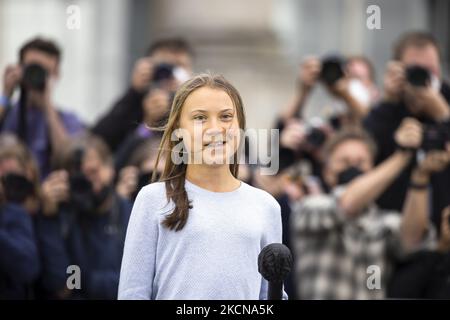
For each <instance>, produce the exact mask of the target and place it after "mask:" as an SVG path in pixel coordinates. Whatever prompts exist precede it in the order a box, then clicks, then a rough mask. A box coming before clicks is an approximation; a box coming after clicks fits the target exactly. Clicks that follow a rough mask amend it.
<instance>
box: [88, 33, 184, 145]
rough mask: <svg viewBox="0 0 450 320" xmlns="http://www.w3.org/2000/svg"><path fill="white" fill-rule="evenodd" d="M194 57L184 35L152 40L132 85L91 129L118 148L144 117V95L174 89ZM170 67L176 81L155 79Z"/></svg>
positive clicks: (137, 67) (135, 73) (138, 64)
mask: <svg viewBox="0 0 450 320" xmlns="http://www.w3.org/2000/svg"><path fill="white" fill-rule="evenodd" d="M192 58H193V52H192V49H191V48H190V46H189V45H188V44H187V43H186V42H185V41H184V40H182V39H178V38H173V39H172V38H170V39H163V40H159V41H157V42H155V43H153V44H152V45H151V46H150V48H149V49H148V50H147V54H146V56H145V57H143V58H140V59H138V60H137V61H136V63H135V65H134V69H133V73H132V76H131V84H130V87H129V88H128V89H127V91H126V92H125V93H124V94H123V96H122V97H121V98H119V99H118V100H117V102H116V103H115V104H114V105H113V107H112V108H111V109H110V110H109V111H108V112H107V113H106V114H105V115H104V116H103V117H101V118H100V120H99V121H98V122H97V123H96V124H95V125H94V127H93V128H92V132H93V133H94V134H96V135H98V136H100V137H101V138H103V140H104V141H105V142H106V143H107V144H108V146H109V148H110V149H111V151H113V152H115V151H116V150H117V149H118V147H119V146H120V144H121V143H122V142H123V141H124V140H125V138H127V137H128V136H129V135H130V133H132V132H133V131H134V130H135V129H136V128H137V127H138V126H139V125H140V124H141V123H142V121H143V120H144V119H143V111H142V103H143V100H144V98H145V97H146V96H148V95H149V94H152V92H151V91H152V90H153V91H160V90H159V89H163V90H164V91H175V90H176V86H177V85H178V84H179V83H180V82H183V80H188V78H189V77H190V76H191V74H192ZM167 67H169V68H173V73H174V78H175V79H174V81H167V82H165V83H163V84H161V82H160V83H156V82H158V81H157V79H155V77H161V76H164V73H167V71H168V69H167Z"/></svg>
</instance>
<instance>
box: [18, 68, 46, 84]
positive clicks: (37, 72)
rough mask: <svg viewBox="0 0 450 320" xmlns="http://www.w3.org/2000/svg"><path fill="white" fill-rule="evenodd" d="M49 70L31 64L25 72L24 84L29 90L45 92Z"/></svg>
mask: <svg viewBox="0 0 450 320" xmlns="http://www.w3.org/2000/svg"><path fill="white" fill-rule="evenodd" d="M46 80H47V70H45V69H44V68H43V67H42V66H40V65H39V64H29V65H27V66H26V67H25V69H24V71H23V84H24V85H25V87H26V88H27V89H32V90H37V91H44V90H45V82H46Z"/></svg>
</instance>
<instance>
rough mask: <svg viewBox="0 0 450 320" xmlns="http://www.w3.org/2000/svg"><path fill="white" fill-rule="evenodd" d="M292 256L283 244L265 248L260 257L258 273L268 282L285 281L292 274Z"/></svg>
mask: <svg viewBox="0 0 450 320" xmlns="http://www.w3.org/2000/svg"><path fill="white" fill-rule="evenodd" d="M292 263H293V261H292V254H291V251H290V250H289V248H288V247H286V246H285V245H284V244H281V243H272V244H269V245H267V246H265V247H264V248H263V249H262V250H261V252H260V254H259V256H258V271H259V273H261V275H262V276H263V277H264V279H266V280H267V281H284V279H286V277H287V276H288V274H289V272H291V268H292Z"/></svg>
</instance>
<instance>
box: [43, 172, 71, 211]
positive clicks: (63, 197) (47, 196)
mask: <svg viewBox="0 0 450 320" xmlns="http://www.w3.org/2000/svg"><path fill="white" fill-rule="evenodd" d="M68 198H69V177H68V174H67V172H66V171H64V170H59V171H54V172H52V173H50V175H49V176H48V177H47V178H46V179H45V181H44V182H43V183H42V190H41V201H42V209H43V213H44V215H46V216H51V215H55V214H57V213H58V208H59V204H60V203H61V202H64V201H67V200H68Z"/></svg>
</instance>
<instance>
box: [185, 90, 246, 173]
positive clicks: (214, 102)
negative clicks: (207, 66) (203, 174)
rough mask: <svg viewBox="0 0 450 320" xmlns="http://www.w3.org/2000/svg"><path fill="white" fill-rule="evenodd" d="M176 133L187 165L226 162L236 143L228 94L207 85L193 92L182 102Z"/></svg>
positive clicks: (235, 124) (235, 123)
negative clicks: (185, 152)
mask: <svg viewBox="0 0 450 320" xmlns="http://www.w3.org/2000/svg"><path fill="white" fill-rule="evenodd" d="M178 133H179V136H181V137H182V138H183V142H184V147H185V149H186V150H185V151H187V152H188V155H189V159H188V161H189V164H206V165H224V164H229V163H230V159H233V155H234V154H235V153H236V150H237V148H238V146H239V121H238V117H237V112H236V107H235V106H234V104H233V101H232V100H231V98H230V96H229V95H228V94H227V93H226V92H225V91H223V90H220V89H214V88H209V87H202V88H199V89H197V90H195V91H193V92H192V93H191V94H190V95H189V96H188V97H187V99H186V101H185V102H184V104H183V107H182V110H181V114H180V120H179V131H178Z"/></svg>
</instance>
